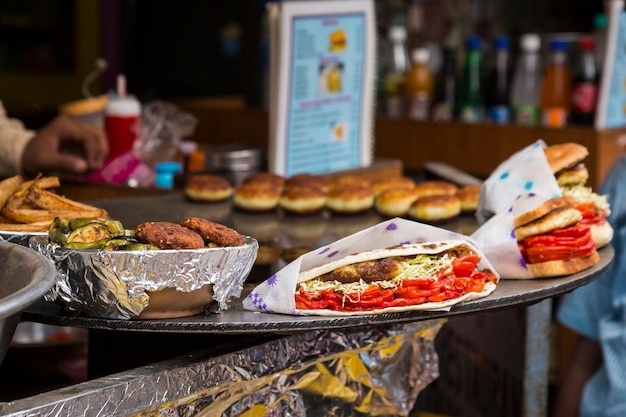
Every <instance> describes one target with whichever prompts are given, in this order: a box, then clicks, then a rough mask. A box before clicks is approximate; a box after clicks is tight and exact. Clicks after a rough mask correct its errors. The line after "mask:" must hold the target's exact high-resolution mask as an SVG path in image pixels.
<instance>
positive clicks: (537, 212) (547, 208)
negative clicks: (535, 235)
mask: <svg viewBox="0 0 626 417" xmlns="http://www.w3.org/2000/svg"><path fill="white" fill-rule="evenodd" d="M574 204H575V200H574V199H573V198H572V197H556V198H551V199H550V200H547V201H545V202H543V203H541V204H539V205H538V206H537V207H535V208H534V209H532V210H528V211H526V212H524V213H522V214H520V215H519V216H517V217H515V218H514V219H513V227H515V228H518V227H520V226H522V225H525V224H527V223H530V222H532V221H534V220H537V219H539V218H540V217H543V216H545V215H546V214H548V213H550V212H551V211H553V210H556V209H558V208H563V207H571V206H573V205H574Z"/></svg>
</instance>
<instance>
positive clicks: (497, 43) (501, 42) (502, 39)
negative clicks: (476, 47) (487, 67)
mask: <svg viewBox="0 0 626 417" xmlns="http://www.w3.org/2000/svg"><path fill="white" fill-rule="evenodd" d="M493 46H494V48H496V49H509V47H510V46H511V41H510V40H509V37H508V36H506V35H500V36H496V38H495V39H494V40H493Z"/></svg>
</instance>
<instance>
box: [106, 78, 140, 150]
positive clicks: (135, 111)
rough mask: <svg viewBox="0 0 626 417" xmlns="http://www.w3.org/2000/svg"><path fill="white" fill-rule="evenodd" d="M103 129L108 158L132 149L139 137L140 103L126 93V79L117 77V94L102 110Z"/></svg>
mask: <svg viewBox="0 0 626 417" xmlns="http://www.w3.org/2000/svg"><path fill="white" fill-rule="evenodd" d="M104 129H105V131H106V133H107V138H108V140H109V158H114V157H116V156H118V155H121V154H124V153H126V152H128V151H130V150H131V149H132V148H133V144H134V143H135V141H136V140H137V139H139V137H140V136H141V103H139V100H137V99H136V98H135V97H134V96H132V95H129V94H127V92H126V78H125V77H124V76H123V75H119V76H118V77H117V93H116V94H115V95H114V96H112V97H111V98H110V99H109V101H108V102H107V105H106V107H105V109H104Z"/></svg>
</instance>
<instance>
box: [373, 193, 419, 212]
mask: <svg viewBox="0 0 626 417" xmlns="http://www.w3.org/2000/svg"><path fill="white" fill-rule="evenodd" d="M416 199H417V193H416V192H415V190H414V189H412V188H411V189H406V188H393V189H391V190H385V191H383V192H381V193H380V194H379V195H378V196H377V197H376V201H375V202H374V205H375V206H376V210H378V212H379V213H380V214H382V215H384V216H389V217H395V216H405V215H406V214H407V213H408V212H409V208H410V207H411V204H413V202H415V200H416Z"/></svg>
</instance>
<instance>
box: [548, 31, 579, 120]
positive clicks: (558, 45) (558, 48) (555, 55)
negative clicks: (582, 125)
mask: <svg viewBox="0 0 626 417" xmlns="http://www.w3.org/2000/svg"><path fill="white" fill-rule="evenodd" d="M566 50H567V43H566V42H565V41H564V40H562V39H554V40H553V41H552V42H550V55H549V57H548V59H549V61H548V63H547V65H546V69H545V72H544V76H543V84H542V88H541V119H542V123H543V125H544V126H548V127H563V126H565V125H566V124H567V119H568V114H569V110H570V107H571V106H570V103H571V83H572V76H571V70H570V67H569V63H568V61H567V51H566Z"/></svg>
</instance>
